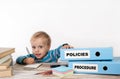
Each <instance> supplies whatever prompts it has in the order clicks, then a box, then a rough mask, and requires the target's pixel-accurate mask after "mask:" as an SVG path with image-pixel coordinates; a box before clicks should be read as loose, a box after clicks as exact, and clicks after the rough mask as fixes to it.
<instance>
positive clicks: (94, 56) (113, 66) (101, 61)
mask: <svg viewBox="0 0 120 79" xmlns="http://www.w3.org/2000/svg"><path fill="white" fill-rule="evenodd" d="M60 59H61V60H67V61H68V66H69V67H70V68H72V69H73V71H74V73H76V74H111V75H120V57H114V58H113V48H112V47H102V48H73V49H61V54H60Z"/></svg>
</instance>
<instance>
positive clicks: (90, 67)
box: [73, 64, 98, 72]
mask: <svg viewBox="0 0 120 79" xmlns="http://www.w3.org/2000/svg"><path fill="white" fill-rule="evenodd" d="M73 69H74V70H75V71H77V72H98V65H97V64H73Z"/></svg>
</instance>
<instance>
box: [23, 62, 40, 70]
mask: <svg viewBox="0 0 120 79" xmlns="http://www.w3.org/2000/svg"><path fill="white" fill-rule="evenodd" d="M41 65H42V63H35V64H28V65H25V66H24V69H28V70H29V69H36V68H38V67H40V66H41Z"/></svg>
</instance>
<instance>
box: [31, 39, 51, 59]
mask: <svg viewBox="0 0 120 79" xmlns="http://www.w3.org/2000/svg"><path fill="white" fill-rule="evenodd" d="M31 46H32V52H33V54H34V55H35V56H36V57H37V58H38V59H42V58H43V57H44V56H45V55H46V54H47V52H48V51H49V49H50V46H49V45H48V44H47V42H46V39H45V38H37V39H33V40H31Z"/></svg>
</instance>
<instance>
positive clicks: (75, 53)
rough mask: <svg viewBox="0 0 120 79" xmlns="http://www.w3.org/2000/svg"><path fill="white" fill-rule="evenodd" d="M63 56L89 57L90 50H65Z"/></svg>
mask: <svg viewBox="0 0 120 79" xmlns="http://www.w3.org/2000/svg"><path fill="white" fill-rule="evenodd" d="M64 52H65V58H90V50H66V51H64Z"/></svg>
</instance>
